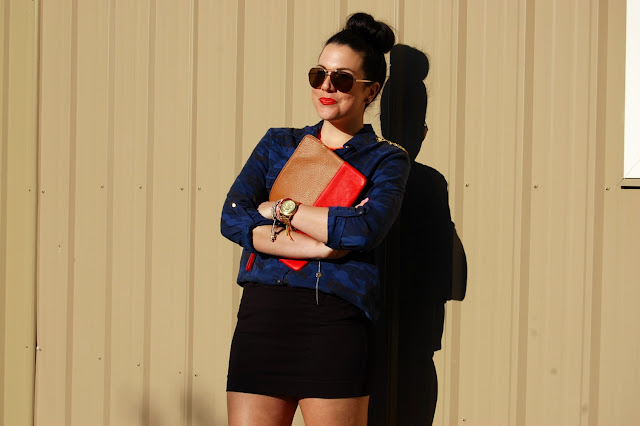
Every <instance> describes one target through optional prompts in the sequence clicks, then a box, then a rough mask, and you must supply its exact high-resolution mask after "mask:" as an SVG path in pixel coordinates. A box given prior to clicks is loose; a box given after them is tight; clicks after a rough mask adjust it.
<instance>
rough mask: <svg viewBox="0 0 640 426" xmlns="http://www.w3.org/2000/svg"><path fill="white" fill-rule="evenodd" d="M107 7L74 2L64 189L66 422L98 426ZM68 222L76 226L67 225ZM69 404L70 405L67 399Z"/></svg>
mask: <svg viewBox="0 0 640 426" xmlns="http://www.w3.org/2000/svg"><path fill="white" fill-rule="evenodd" d="M108 6H109V4H108V3H106V2H100V3H95V4H89V3H86V2H78V3H77V4H74V5H73V7H74V13H73V16H74V20H75V22H73V23H72V27H73V32H74V36H73V38H74V40H73V41H72V43H73V46H75V47H74V48H73V49H74V51H72V55H73V57H72V64H73V65H72V67H73V68H72V78H74V80H75V81H74V82H73V83H72V84H74V85H75V88H72V96H74V98H72V99H71V103H72V114H73V117H72V126H73V127H72V128H71V132H72V135H73V136H72V140H71V143H72V144H73V145H75V146H74V147H73V149H74V151H75V152H74V158H75V164H74V163H72V164H70V167H71V169H72V170H70V171H69V174H70V176H73V177H74V178H75V179H74V182H73V183H72V184H70V187H69V191H70V193H72V194H74V195H73V197H72V198H73V200H74V203H73V204H71V205H70V209H71V210H72V211H73V214H72V215H70V220H69V226H70V228H71V229H72V230H73V236H74V241H73V247H74V253H73V258H70V259H69V267H70V269H72V270H73V283H72V286H73V295H72V300H73V306H72V307H70V312H71V315H72V318H73V320H72V324H71V325H70V326H71V329H72V331H71V333H72V335H73V340H72V349H71V353H70V354H67V355H68V358H67V360H68V365H69V367H70V369H71V372H70V377H69V375H68V376H67V379H68V380H70V381H71V382H70V386H71V394H70V395H69V396H70V399H69V400H70V401H71V404H70V407H71V413H70V416H71V419H70V421H71V423H72V424H96V423H100V422H101V421H102V418H103V402H104V395H103V392H104V384H103V381H104V364H105V359H104V342H105V332H106V327H105V326H106V324H105V289H106V288H105V284H106V283H105V275H106V274H105V267H106V262H105V260H106V252H105V248H106V239H107V236H106V221H107V213H108V211H107V204H106V201H107V197H106V193H107V189H106V184H107V182H106V177H107V134H108V131H107V130H108V127H107V125H108V121H107V118H108V114H107V109H108V100H109V97H108V87H109V86H108V84H109V76H108V70H109V67H108V59H109V55H108V51H109V39H108V34H109V32H108V23H109V21H108V16H109V13H108V12H109V8H108ZM71 218H73V220H72V219H71ZM69 400H68V401H69Z"/></svg>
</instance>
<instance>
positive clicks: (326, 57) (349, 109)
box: [311, 44, 380, 128]
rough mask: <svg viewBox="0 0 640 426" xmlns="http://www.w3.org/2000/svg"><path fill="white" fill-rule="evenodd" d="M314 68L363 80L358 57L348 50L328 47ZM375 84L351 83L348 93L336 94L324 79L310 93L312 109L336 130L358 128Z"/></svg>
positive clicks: (376, 89) (358, 54) (371, 98)
mask: <svg viewBox="0 0 640 426" xmlns="http://www.w3.org/2000/svg"><path fill="white" fill-rule="evenodd" d="M318 66H319V67H322V68H324V69H325V70H328V71H333V70H341V71H346V72H348V73H349V74H351V75H353V77H354V78H356V79H361V80H364V79H366V76H365V75H364V71H363V70H362V56H361V55H360V53H358V52H356V51H354V50H353V49H351V48H350V47H349V46H344V45H340V44H328V45H326V46H325V48H324V50H322V53H321V54H320V58H319V59H318ZM379 87H380V84H379V83H373V84H370V83H354V84H353V87H352V88H351V90H349V92H348V93H343V92H340V91H338V90H337V89H336V88H335V87H333V84H331V79H330V78H329V77H328V76H327V77H326V78H325V79H324V82H323V83H322V86H320V87H319V88H317V89H314V88H312V89H311V98H312V101H313V105H314V106H315V108H316V111H317V112H318V115H319V116H320V118H321V119H323V120H326V121H329V122H331V123H332V124H334V125H337V126H339V127H347V128H348V127H352V126H354V125H355V126H358V125H359V126H360V127H361V126H362V120H363V115H364V108H365V106H366V104H367V103H368V102H370V101H371V100H373V98H374V97H375V94H376V93H377V91H378V89H379Z"/></svg>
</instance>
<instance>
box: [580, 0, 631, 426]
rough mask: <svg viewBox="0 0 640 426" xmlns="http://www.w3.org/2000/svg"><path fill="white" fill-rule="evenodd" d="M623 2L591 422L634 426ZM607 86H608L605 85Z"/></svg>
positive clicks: (611, 15) (613, 62) (612, 52)
mask: <svg viewBox="0 0 640 426" xmlns="http://www.w3.org/2000/svg"><path fill="white" fill-rule="evenodd" d="M625 5H626V2H625V1H624V0H608V1H606V2H603V6H605V7H606V6H608V8H607V9H605V10H606V12H607V13H608V19H607V25H608V33H607V34H608V39H607V40H605V42H606V57H605V58H604V59H606V63H605V64H599V65H600V66H603V67H606V80H605V82H606V87H605V88H604V89H603V91H604V93H605V94H606V97H605V98H604V99H603V102H604V105H603V107H602V110H601V114H600V117H602V118H605V119H606V121H605V123H606V127H605V128H604V129H603V135H602V139H603V140H604V141H605V148H604V149H603V150H602V151H601V154H602V157H601V158H599V160H600V162H603V163H604V172H603V173H604V182H603V183H604V184H603V185H602V186H604V190H603V188H602V187H600V188H598V189H599V190H600V191H602V194H603V206H602V209H603V219H602V221H603V225H602V226H603V229H602V244H603V246H602V254H603V256H602V270H601V274H602V289H601V295H602V297H601V300H600V301H599V303H600V310H601V312H600V315H601V322H600V336H599V337H600V341H599V343H600V344H599V346H598V348H597V350H598V352H597V356H598V358H599V364H598V368H599V371H598V372H599V383H597V384H598V388H597V389H598V392H597V394H596V395H597V396H598V397H599V398H598V404H599V405H598V412H597V413H596V414H597V416H595V417H594V418H593V419H590V424H619V425H633V424H637V423H639V422H640V406H639V405H638V403H637V401H638V395H640V368H639V366H638V365H639V363H638V360H639V359H640V340H639V339H637V336H638V335H640V312H639V311H638V309H637V300H638V298H639V297H640V287H639V286H638V282H639V279H638V278H639V277H640V262H638V257H639V256H638V254H639V253H640V223H639V222H638V212H640V191H638V190H637V189H621V188H620V186H619V184H620V182H621V180H622V178H623V163H624V160H623V158H624V155H623V152H624V143H623V140H624V124H623V119H622V117H624V101H623V100H624V78H623V74H624V55H625V52H624V49H623V48H622V47H621V46H623V45H624V44H623V42H624V38H625V13H624V11H625ZM605 82H603V83H605Z"/></svg>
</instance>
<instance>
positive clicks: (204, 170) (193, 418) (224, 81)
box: [0, 0, 640, 426]
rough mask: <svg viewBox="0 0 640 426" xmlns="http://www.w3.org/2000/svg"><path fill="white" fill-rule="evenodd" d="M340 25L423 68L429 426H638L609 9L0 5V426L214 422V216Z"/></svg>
mask: <svg viewBox="0 0 640 426" xmlns="http://www.w3.org/2000/svg"><path fill="white" fill-rule="evenodd" d="M359 10H364V11H368V12H370V13H372V14H374V15H375V16H376V17H378V18H381V19H384V20H386V21H387V22H389V23H391V24H392V25H393V26H394V27H395V28H396V29H397V34H398V36H399V39H400V42H402V43H405V44H408V45H411V46H414V47H416V48H418V49H421V50H423V51H425V52H426V53H427V54H428V55H429V56H430V58H431V71H430V73H429V77H428V79H427V81H426V84H427V88H428V92H429V95H430V98H429V111H428V113H427V122H428V124H429V128H430V132H429V136H428V138H427V141H426V144H425V145H424V147H423V150H422V152H421V154H420V156H419V157H418V160H419V161H421V162H423V163H427V164H429V165H432V166H433V167H435V168H437V169H438V170H440V171H441V172H442V173H443V174H444V175H445V177H446V178H447V180H448V181H449V185H450V186H449V190H450V201H451V206H452V212H453V215H454V220H455V222H456V225H457V227H458V230H459V233H460V234H461V237H462V240H463V242H464V244H465V247H466V250H467V254H468V258H469V271H470V275H469V290H468V293H467V299H466V300H465V301H464V302H462V303H459V302H450V303H449V305H448V309H447V320H446V330H445V337H444V341H443V343H444V349H443V350H442V351H440V352H439V353H437V355H436V362H437V367H438V376H439V388H440V398H439V401H438V410H437V413H436V421H435V423H436V424H440V425H445V424H446V425H455V424H460V425H462V424H477V425H516V424H517V425H550V424H554V425H555V424H562V425H635V424H638V423H640V406H639V405H638V404H637V400H638V398H639V397H640V367H638V366H639V365H640V340H639V339H638V338H637V336H639V335H640V313H639V312H640V311H638V309H637V308H636V305H637V300H638V299H639V298H640V287H639V286H638V283H639V282H640V262H638V257H639V255H640V222H638V220H637V217H638V214H639V213H640V191H638V190H634V189H621V187H620V185H619V184H620V181H621V179H622V171H623V167H622V164H623V158H622V155H623V121H622V120H623V117H624V114H623V112H624V111H623V106H624V78H623V77H624V28H625V24H624V22H625V0H600V1H597V0H575V1H573V2H569V1H560V0H555V1H553V0H529V1H525V0H518V1H513V0H457V1H444V0H443V1H430V2H425V1H421V0H395V1H391V0H375V1H372V0H350V1H348V0H326V1H324V2H322V7H318V4H317V2H310V1H294V0H270V1H264V0H215V1H213V0H211V1H209V0H191V1H188V2H187V1H176V0H148V1H144V2H143V1H116V0H104V1H79V0H64V1H63V0H51V1H48V0H47V1H31V0H15V1H14V0H11V1H10V0H5V1H4V2H2V7H0V22H2V23H3V26H2V30H1V31H0V40H1V41H2V43H0V58H3V66H2V68H1V71H0V72H1V74H0V77H1V78H0V89H1V90H2V91H1V92H0V99H1V100H2V102H1V104H0V108H1V109H0V113H1V114H0V118H1V121H0V131H1V132H0V135H1V138H2V139H1V141H2V150H1V151H0V166H1V167H0V178H1V179H2V180H1V181H0V186H1V189H2V193H1V197H0V272H1V273H0V280H1V281H0V283H1V284H2V287H1V288H0V310H1V311H0V312H1V313H2V315H0V345H1V346H0V369H1V370H0V371H1V372H2V373H3V374H2V380H0V423H2V422H3V421H4V423H3V424H7V425H14V424H15V425H28V424H31V422H32V417H35V424H37V425H39V426H42V425H73V426H76V425H78V426H80V425H97V424H104V425H145V424H151V425H154V426H155V425H177V424H185V425H204V424H215V425H222V424H225V423H226V406H225V393H224V384H225V378H226V362H227V357H228V346H229V342H230V339H231V335H232V332H233V327H234V316H235V310H236V307H237V304H238V301H239V297H240V291H239V288H238V287H237V286H236V285H235V284H233V283H234V281H235V274H236V270H237V263H238V257H239V251H238V249H237V248H235V247H234V246H233V244H231V243H230V242H228V241H226V240H224V239H223V238H222V237H221V236H220V234H219V225H218V223H219V213H220V207H221V203H222V201H223V199H224V196H225V194H226V191H227V189H228V187H229V185H230V184H231V182H232V180H233V178H234V177H235V175H236V174H237V173H238V171H239V169H240V167H241V166H242V163H243V162H244V160H245V159H246V158H247V156H248V155H249V153H250V152H251V150H252V149H253V147H254V146H255V144H256V143H257V141H258V138H259V137H260V136H261V135H262V134H263V133H264V132H265V131H266V129H267V128H268V127H272V126H284V125H291V126H301V125H304V124H308V123H313V122H315V121H316V120H317V117H316V115H315V112H314V111H313V108H312V106H311V104H310V102H309V99H308V96H309V89H308V85H307V83H306V81H305V73H306V70H307V69H308V67H309V66H310V65H311V64H313V63H314V62H315V60H316V57H317V55H318V53H319V51H320V49H321V47H322V43H323V41H324V40H326V38H327V37H328V36H330V35H331V34H332V33H333V32H334V31H335V30H337V29H338V26H339V25H340V24H341V23H342V22H344V18H345V17H346V16H347V15H348V14H349V13H352V12H355V11H359ZM38 23H39V25H38ZM38 32H39V38H38ZM38 40H39V43H38ZM38 44H39V50H38V48H37V45H38ZM38 51H39V78H37V79H36V77H35V76H36V75H35V70H36V69H37V68H36V67H37V62H36V57H37V56H36V52H38ZM38 87H39V90H36V88H38ZM38 96H39V98H38ZM38 100H39V101H38ZM37 112H38V113H39V114H37ZM36 117H39V118H36ZM368 118H369V120H370V121H371V122H372V123H373V124H374V127H376V128H377V127H378V123H377V122H378V118H379V117H378V113H377V112H376V111H375V106H374V107H373V111H372V112H371V113H369V117H368ZM36 123H37V124H36ZM37 134H39V146H38V145H37V144H36V140H37V138H36V135H37ZM36 148H38V149H37V153H36ZM36 156H37V161H36ZM36 173H37V176H38V185H39V187H38V188H37V190H36V186H35V181H36V179H35V177H36ZM36 193H37V196H38V199H37V203H38V210H37V211H38V214H37V217H36ZM36 229H37V230H38V232H37V236H36ZM36 241H37V246H36ZM36 247H37V250H36ZM36 273H37V304H35V302H34V300H35V296H34V281H36ZM36 305H37V306H36ZM36 309H37V342H38V346H39V350H38V351H37V352H36V351H35V348H34V343H35V342H34V340H35V338H34V333H35V330H34V328H35V327H34V321H35V310H36ZM34 353H35V354H36V363H35V366H34V363H33V359H34ZM34 370H35V372H36V374H35V376H36V385H35V393H34V387H33V377H34ZM32 395H34V398H32ZM297 424H302V423H301V421H300V419H298V420H297Z"/></svg>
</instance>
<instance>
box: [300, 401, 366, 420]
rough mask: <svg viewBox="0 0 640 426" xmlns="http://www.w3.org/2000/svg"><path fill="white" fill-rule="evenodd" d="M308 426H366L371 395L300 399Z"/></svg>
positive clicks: (301, 409) (303, 415)
mask: <svg viewBox="0 0 640 426" xmlns="http://www.w3.org/2000/svg"><path fill="white" fill-rule="evenodd" d="M298 404H299V405H300V411H302V417H304V424H305V425H306V426H366V425H367V411H368V407H369V397H368V396H362V397H358V398H338V399H321V398H305V399H301V400H300V401H298Z"/></svg>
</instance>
